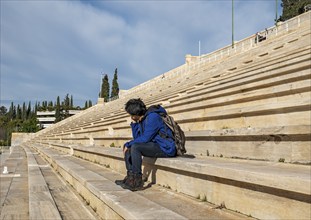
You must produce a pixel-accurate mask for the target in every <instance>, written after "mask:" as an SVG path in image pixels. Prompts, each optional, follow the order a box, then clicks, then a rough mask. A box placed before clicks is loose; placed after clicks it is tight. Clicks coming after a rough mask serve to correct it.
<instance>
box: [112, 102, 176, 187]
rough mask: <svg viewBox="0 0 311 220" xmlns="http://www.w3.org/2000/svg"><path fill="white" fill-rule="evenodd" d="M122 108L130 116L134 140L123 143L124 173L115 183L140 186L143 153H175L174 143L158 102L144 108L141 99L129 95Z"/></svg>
mask: <svg viewBox="0 0 311 220" xmlns="http://www.w3.org/2000/svg"><path fill="white" fill-rule="evenodd" d="M125 111H126V112H127V113H128V114H129V115H130V116H131V119H132V120H133V122H132V123H131V128H132V135H133V140H131V141H129V142H126V143H125V144H124V146H123V154H124V160H125V166H126V169H127V175H126V177H125V178H124V179H123V180H117V181H116V183H117V184H119V185H121V186H122V187H123V188H125V189H130V190H132V191H136V190H139V189H142V187H143V180H142V168H141V167H142V156H146V157H153V158H159V157H162V158H163V157H164V158H165V157H175V156H176V147H175V142H174V139H173V138H167V137H172V135H173V134H172V131H171V130H170V129H169V128H168V127H167V126H166V124H165V123H164V122H163V120H162V118H161V116H160V115H159V114H160V113H165V114H166V110H165V109H164V108H163V107H161V106H159V105H157V106H151V107H149V108H148V109H147V108H146V106H145V104H144V102H143V101H142V100H141V99H130V100H129V101H128V102H127V103H126V104H125Z"/></svg>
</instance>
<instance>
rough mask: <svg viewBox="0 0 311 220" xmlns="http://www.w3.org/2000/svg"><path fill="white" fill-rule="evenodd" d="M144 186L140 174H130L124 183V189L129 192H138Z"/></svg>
mask: <svg viewBox="0 0 311 220" xmlns="http://www.w3.org/2000/svg"><path fill="white" fill-rule="evenodd" d="M143 186H144V182H143V180H142V175H141V174H131V175H130V176H129V178H128V179H127V180H126V181H125V184H124V187H123V188H124V189H129V190H131V191H137V190H140V189H141V188H142V187H143Z"/></svg>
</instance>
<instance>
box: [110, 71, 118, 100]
mask: <svg viewBox="0 0 311 220" xmlns="http://www.w3.org/2000/svg"><path fill="white" fill-rule="evenodd" d="M118 96H119V84H118V69H117V68H116V69H115V71H114V76H113V80H112V88H111V95H110V98H114V97H116V98H117V97H118Z"/></svg>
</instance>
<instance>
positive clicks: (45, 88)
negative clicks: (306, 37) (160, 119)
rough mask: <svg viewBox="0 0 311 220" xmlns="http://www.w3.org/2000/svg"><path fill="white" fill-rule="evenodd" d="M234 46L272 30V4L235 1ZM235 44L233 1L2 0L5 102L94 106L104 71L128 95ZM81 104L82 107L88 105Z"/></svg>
mask: <svg viewBox="0 0 311 220" xmlns="http://www.w3.org/2000/svg"><path fill="white" fill-rule="evenodd" d="M235 2H236V3H235V23H236V26H235V30H236V33H235V39H236V40H240V39H242V38H245V37H247V36H249V35H251V34H253V33H255V32H257V31H258V30H262V29H264V28H265V27H269V26H272V25H273V19H274V17H273V16H274V14H275V11H274V8H273V6H274V1H265V0H262V1H242V0H241V1H235ZM199 40H200V41H201V53H209V52H212V51H213V50H216V49H219V48H221V47H223V46H226V45H228V44H230V43H231V1H180V2H177V1H146V2H145V1H81V2H80V1H1V99H2V100H3V99H5V100H8V99H10V100H24V101H28V100H32V101H34V100H40V101H42V100H55V99H56V97H57V96H60V97H64V96H65V95H66V94H67V93H69V94H72V95H73V97H74V99H77V100H78V99H79V100H83V99H84V100H87V99H91V100H93V102H96V99H97V95H98V91H99V83H100V82H99V81H100V75H101V72H105V73H108V74H109V79H110V80H112V77H113V73H114V69H115V68H116V67H118V73H119V85H120V88H121V89H128V88H131V87H132V86H135V85H137V84H140V83H142V82H144V81H146V80H148V79H151V78H153V77H155V76H157V75H160V74H162V73H163V72H166V71H168V70H170V69H172V68H175V67H177V66H179V65H181V64H183V62H184V56H185V55H186V54H188V53H190V54H193V55H197V54H198V41H199ZM83 103H84V101H83Z"/></svg>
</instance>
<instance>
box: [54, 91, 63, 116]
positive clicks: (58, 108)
mask: <svg viewBox="0 0 311 220" xmlns="http://www.w3.org/2000/svg"><path fill="white" fill-rule="evenodd" d="M61 120H62V118H61V114H60V99H59V96H57V99H56V106H55V122H59V121H61Z"/></svg>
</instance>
